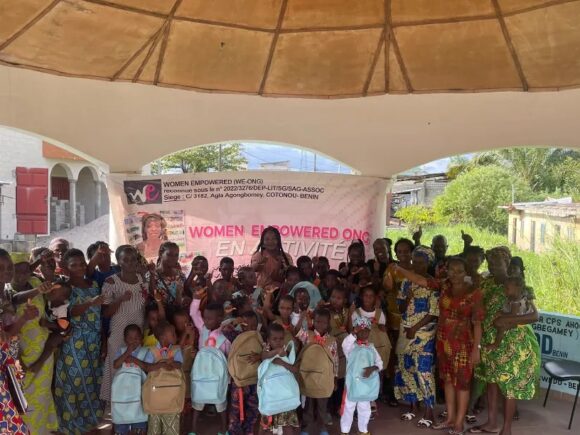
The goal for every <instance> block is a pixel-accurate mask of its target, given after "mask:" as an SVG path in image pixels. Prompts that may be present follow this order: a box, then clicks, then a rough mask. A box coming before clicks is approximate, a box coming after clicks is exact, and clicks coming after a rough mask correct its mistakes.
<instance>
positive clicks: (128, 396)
mask: <svg viewBox="0 0 580 435" xmlns="http://www.w3.org/2000/svg"><path fill="white" fill-rule="evenodd" d="M126 350H127V348H126V347H123V348H122V349H121V352H125V351H126ZM148 350H149V349H148V348H146V347H145V346H143V347H141V348H140V349H139V351H138V352H137V357H136V358H137V359H139V360H141V361H143V360H145V356H146V355H147V351H148ZM145 379H147V375H146V374H145V372H144V371H143V370H141V368H139V367H136V366H133V365H131V366H128V365H127V366H126V365H123V367H121V368H120V369H119V370H117V373H115V376H114V378H113V383H112V385H111V417H112V419H113V423H115V424H132V423H143V422H146V421H147V418H148V416H147V414H145V411H143V405H142V404H141V388H142V386H143V382H145Z"/></svg>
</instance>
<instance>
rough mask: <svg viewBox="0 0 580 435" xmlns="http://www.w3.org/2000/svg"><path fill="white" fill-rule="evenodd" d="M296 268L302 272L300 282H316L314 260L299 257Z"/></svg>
mask: <svg viewBox="0 0 580 435" xmlns="http://www.w3.org/2000/svg"><path fill="white" fill-rule="evenodd" d="M296 266H297V267H298V270H299V271H300V281H308V282H313V281H314V268H313V266H312V260H311V259H310V257H308V256H307V255H303V256H301V257H298V260H296Z"/></svg>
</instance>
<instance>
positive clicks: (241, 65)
mask: <svg viewBox="0 0 580 435" xmlns="http://www.w3.org/2000/svg"><path fill="white" fill-rule="evenodd" d="M579 17H580V1H570V0H559V1H558V0H552V1H546V0H454V1H451V0H211V1H210V0H54V1H53V0H18V1H6V0H4V1H0V63H3V64H6V65H10V66H20V67H24V68H31V69H36V70H40V71H44V72H51V73H55V74H60V75H67V76H75V77H86V78H100V79H106V80H113V81H133V82H140V83H147V84H153V85H158V86H169V87H180V88H191V89H197V90H205V91H217V92H236V93H247V94H259V95H271V96H273V95H278V96H302V97H319V98H325V97H347V96H365V95H372V94H382V93H408V92H441V91H452V92H455V91H481V90H524V91H527V90H546V89H551V90H553V89H561V88H569V87H576V86H578V85H580V19H579Z"/></svg>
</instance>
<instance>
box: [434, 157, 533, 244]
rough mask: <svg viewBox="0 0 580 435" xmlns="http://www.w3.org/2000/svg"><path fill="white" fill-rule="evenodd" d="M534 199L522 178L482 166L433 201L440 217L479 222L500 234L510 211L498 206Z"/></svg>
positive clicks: (447, 188)
mask: <svg viewBox="0 0 580 435" xmlns="http://www.w3.org/2000/svg"><path fill="white" fill-rule="evenodd" d="M512 189H513V193H514V199H515V201H528V200H530V199H532V198H533V195H532V192H531V190H530V188H529V187H528V186H527V185H526V183H524V182H523V181H522V180H521V179H519V178H518V177H516V176H515V175H514V174H512V173H511V172H509V171H508V170H507V169H504V168H502V167H498V166H482V167H478V168H474V169H472V170H471V171H468V172H464V173H462V174H461V175H459V176H458V177H457V178H456V179H455V180H453V181H452V182H451V183H449V184H448V185H447V187H446V188H445V191H444V192H443V194H442V195H440V196H438V197H437V198H436V200H435V203H434V211H435V213H436V215H437V216H441V217H442V219H443V220H447V221H449V222H461V223H465V224H468V225H476V226H479V227H481V228H485V229H488V230H490V231H495V232H498V233H505V232H507V213H506V212H505V210H502V209H500V208H498V207H499V206H501V205H508V204H510V203H511V202H512Z"/></svg>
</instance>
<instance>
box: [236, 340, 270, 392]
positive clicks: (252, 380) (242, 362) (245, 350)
mask: <svg viewBox="0 0 580 435" xmlns="http://www.w3.org/2000/svg"><path fill="white" fill-rule="evenodd" d="M263 350H264V341H263V340H262V336H261V335H260V333H259V332H257V331H247V332H243V333H241V334H240V335H238V336H237V337H236V339H235V340H234V342H233V343H232V348H231V349H230V353H229V355H228V371H229V373H230V376H231V377H232V379H233V380H234V382H235V384H236V385H237V386H238V387H247V386H248V385H255V384H256V383H257V382H258V367H259V366H260V361H258V362H257V363H254V364H250V363H249V362H248V360H247V358H248V356H250V355H251V354H252V353H257V354H261V353H262V351H263Z"/></svg>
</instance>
